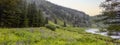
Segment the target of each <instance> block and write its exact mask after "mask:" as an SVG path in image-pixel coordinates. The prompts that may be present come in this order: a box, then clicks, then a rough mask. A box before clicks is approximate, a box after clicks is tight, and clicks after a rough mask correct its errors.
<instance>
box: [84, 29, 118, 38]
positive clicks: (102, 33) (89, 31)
mask: <svg viewBox="0 0 120 45" xmlns="http://www.w3.org/2000/svg"><path fill="white" fill-rule="evenodd" d="M86 32H88V33H93V34H100V35H103V36H108V35H107V33H108V32H100V30H99V29H97V28H90V29H87V30H86ZM119 34H120V32H119ZM109 37H111V38H113V39H120V36H117V35H111V36H109Z"/></svg>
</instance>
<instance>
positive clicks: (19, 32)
mask: <svg viewBox="0 0 120 45" xmlns="http://www.w3.org/2000/svg"><path fill="white" fill-rule="evenodd" d="M105 40H106V41H111V39H110V38H108V37H104V36H100V35H95V34H90V33H86V32H85V30H84V29H82V28H73V27H64V28H63V27H62V28H57V29H56V31H51V30H50V29H48V28H45V27H40V28H8V29H6V28H5V29H4V28H1V29H0V45H3V44H4V45H18V44H20V45H107V44H109V45H113V44H112V42H109V43H108V42H107V43H106V41H105Z"/></svg>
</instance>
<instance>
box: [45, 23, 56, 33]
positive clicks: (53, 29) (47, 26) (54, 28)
mask: <svg viewBox="0 0 120 45" xmlns="http://www.w3.org/2000/svg"><path fill="white" fill-rule="evenodd" d="M45 27H46V28H48V29H50V30H52V31H55V30H56V26H54V25H49V24H47V25H45Z"/></svg>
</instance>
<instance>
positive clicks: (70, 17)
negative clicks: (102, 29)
mask: <svg viewBox="0 0 120 45" xmlns="http://www.w3.org/2000/svg"><path fill="white" fill-rule="evenodd" d="M28 2H30V3H31V2H36V4H37V5H38V8H39V9H41V10H42V12H43V13H44V16H45V17H48V18H49V19H50V20H54V19H59V20H61V21H65V22H67V23H68V24H71V25H74V26H78V27H86V26H90V21H89V16H88V15H87V14H85V13H84V12H82V11H77V10H74V9H70V8H66V7H62V6H59V5H56V4H53V3H51V2H48V1H45V0H28Z"/></svg>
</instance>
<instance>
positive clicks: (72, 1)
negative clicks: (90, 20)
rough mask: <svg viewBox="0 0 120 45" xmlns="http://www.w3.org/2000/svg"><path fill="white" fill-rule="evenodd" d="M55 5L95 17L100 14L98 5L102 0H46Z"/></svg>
mask: <svg viewBox="0 0 120 45" xmlns="http://www.w3.org/2000/svg"><path fill="white" fill-rule="evenodd" d="M48 1H50V2H52V3H55V4H57V5H61V6H64V7H68V8H72V9H76V10H79V11H83V12H85V13H86V14H89V15H90V16H95V15H98V14H100V13H101V11H102V10H101V8H100V7H99V5H100V4H101V2H103V1H104V0H48Z"/></svg>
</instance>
